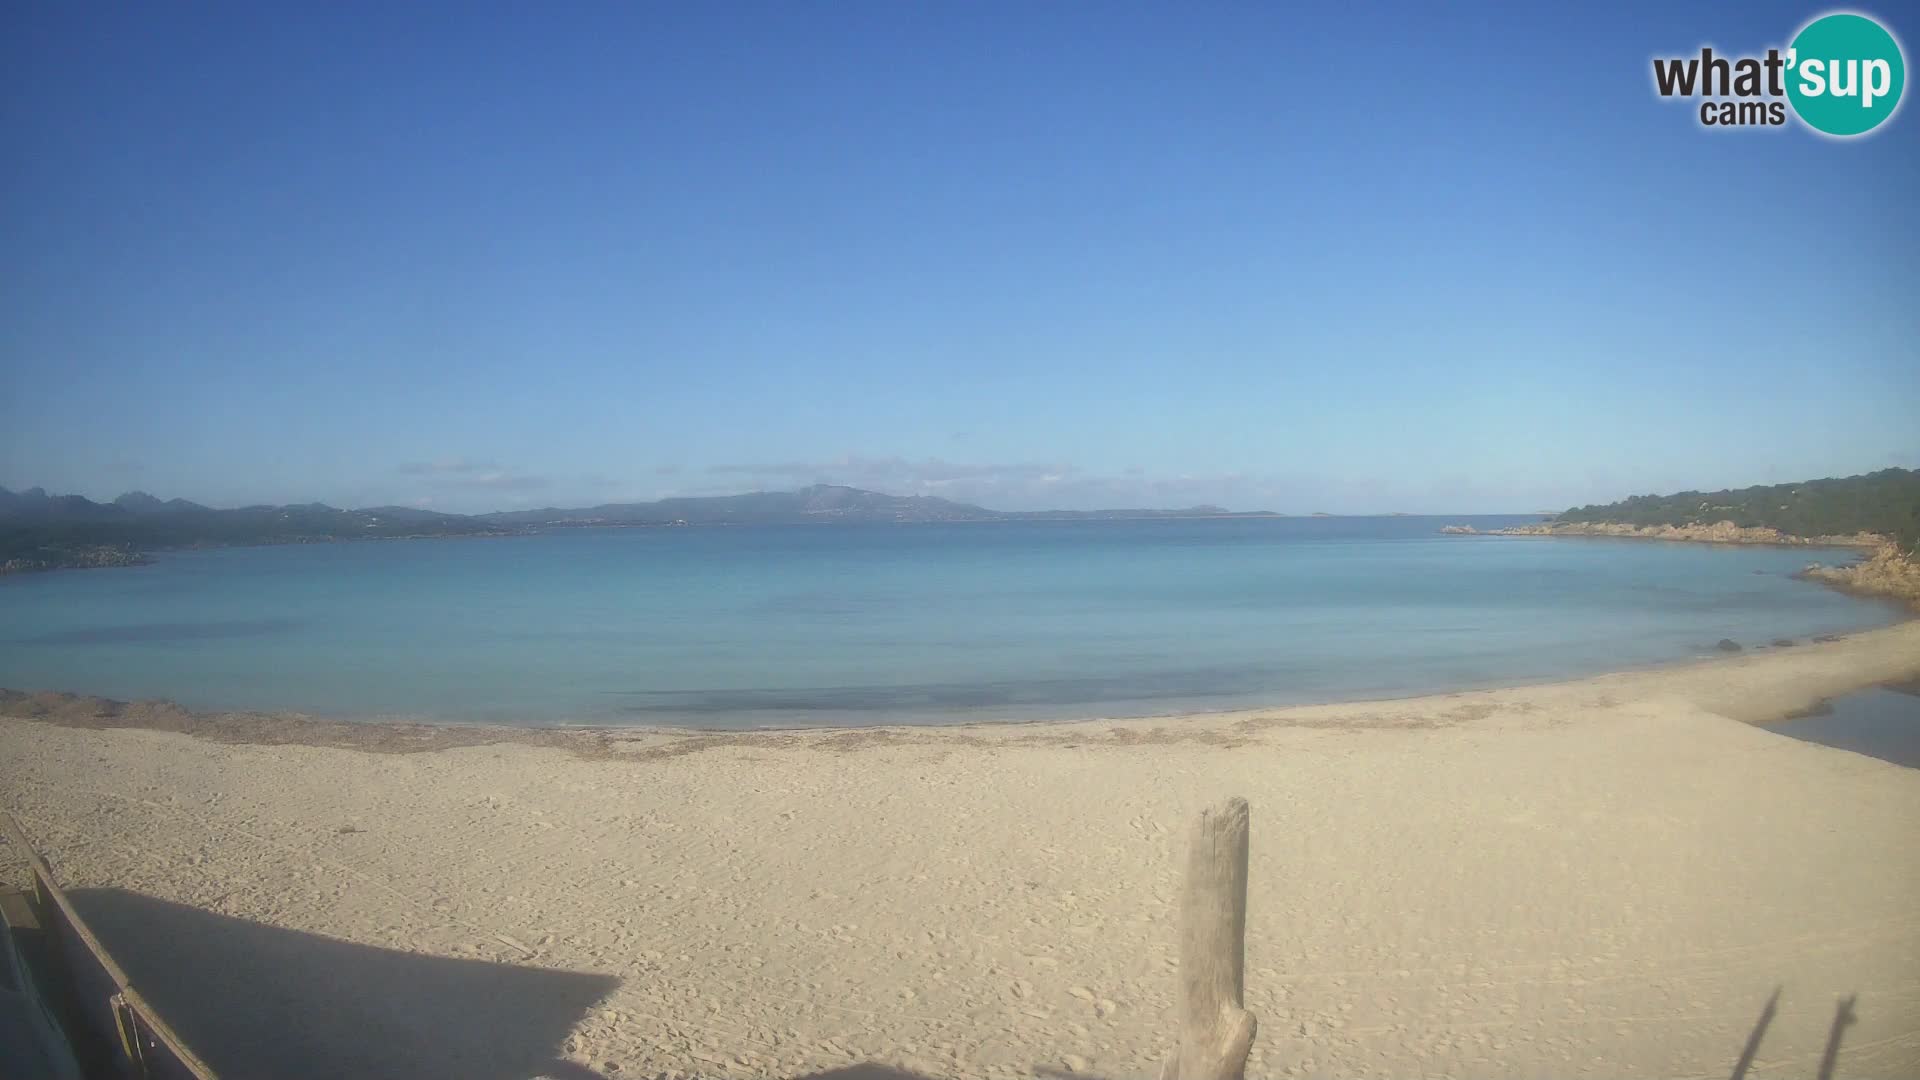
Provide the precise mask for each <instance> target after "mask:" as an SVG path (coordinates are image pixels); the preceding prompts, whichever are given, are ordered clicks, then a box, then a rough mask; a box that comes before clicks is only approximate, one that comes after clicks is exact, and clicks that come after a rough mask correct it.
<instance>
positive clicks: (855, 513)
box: [480, 484, 1276, 528]
mask: <svg viewBox="0 0 1920 1080" xmlns="http://www.w3.org/2000/svg"><path fill="white" fill-rule="evenodd" d="M1273 516H1276V515H1272V514H1267V513H1264V512H1256V513H1251V514H1234V513H1231V512H1229V511H1227V510H1223V509H1221V508H1220V507H1217V506H1195V507H1190V508H1188V509H1185V510H1025V511H1006V510H988V509H987V508H985V507H982V506H974V505H973V504H971V503H962V502H954V501H952V500H950V499H942V498H938V497H936V496H933V495H887V494H883V493H881V492H878V491H866V490H863V489H861V488H854V487H842V486H840V485H837V484H815V485H813V486H812V487H804V488H801V489H800V490H798V491H756V492H752V493H750V494H746V495H711V496H689V497H682V498H674V499H660V500H657V501H654V502H640V503H604V504H602V505H600V506H588V507H582V508H579V509H574V510H562V509H558V508H555V507H547V508H545V509H542V510H512V511H506V512H503V513H496V514H482V515H481V516H480V520H482V521H489V522H493V523H495V524H501V525H517V526H521V527H535V526H537V527H549V528H550V527H558V526H569V525H667V524H672V523H674V522H685V523H686V524H688V525H747V524H753V525H797V524H809V523H817V522H825V521H843V522H938V521H1081V520H1086V521H1112V520H1130V519H1140V518H1168V517H1273Z"/></svg>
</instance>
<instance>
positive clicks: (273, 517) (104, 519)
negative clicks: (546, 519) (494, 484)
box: [0, 488, 512, 570]
mask: <svg viewBox="0 0 1920 1080" xmlns="http://www.w3.org/2000/svg"><path fill="white" fill-rule="evenodd" d="M511 531H512V530H510V529H507V528H503V527H501V526H499V525H493V524H489V523H487V522H484V521H478V520H475V519H473V518H469V517H462V516H460V515H457V514H436V513H433V512H431V511H427V510H413V509H408V508H404V507H392V508H387V507H382V508H377V509H372V510H337V509H335V508H333V507H331V506H326V505H323V504H321V503H308V504H306V505H304V506H248V507H242V508H239V509H235V510H214V509H210V508H208V507H205V506H201V505H200V504H198V503H193V502H188V501H187V500H185V499H170V500H167V501H164V502H163V501H161V500H160V499H158V498H155V497H154V496H152V495H148V494H146V493H145V492H129V493H127V494H125V495H122V496H120V497H119V498H118V499H115V500H114V501H112V502H109V503H97V502H94V501H93V500H91V499H88V498H85V497H83V496H80V495H48V494H47V493H46V492H45V491H43V490H41V489H40V488H30V489H28V490H26V491H22V492H12V491H8V490H7V489H6V488H0V570H45V569H55V568H59V567H68V566H114V565H126V564H127V563H128V562H137V561H139V560H138V558H137V557H136V556H137V553H139V552H144V551H155V550H161V549H165V548H187V547H226V546H233V545H243V544H301V543H316V542H322V541H332V540H349V539H353V540H358V539H367V538H372V537H383V538H394V537H406V536H474V535H480V536H486V535H498V534H505V533H508V532H511Z"/></svg>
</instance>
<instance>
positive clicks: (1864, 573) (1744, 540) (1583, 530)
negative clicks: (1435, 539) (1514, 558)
mask: <svg viewBox="0 0 1920 1080" xmlns="http://www.w3.org/2000/svg"><path fill="white" fill-rule="evenodd" d="M1440 531H1441V532H1442V533H1445V534H1447V535H1449V536H1581V537H1595V536H1604V537H1617V538H1621V539H1630V540H1673V541H1679V542H1683V543H1694V544H1765V545H1769V546H1778V547H1858V548H1872V549H1873V552H1872V554H1871V555H1864V556H1862V557H1861V558H1860V559H1859V560H1858V561H1856V562H1853V563H1849V564H1847V565H1845V566H1824V565H1822V564H1820V563H1812V564H1810V565H1808V566H1807V568H1806V569H1804V570H1802V571H1800V572H1799V573H1798V574H1796V575H1795V576H1796V577H1799V578H1802V579H1804V580H1807V581H1817V582H1819V583H1820V584H1822V585H1826V586H1828V587H1830V588H1834V589H1839V590H1840V591H1841V592H1845V593H1851V594H1853V595H1855V596H1864V597H1871V598H1873V599H1892V600H1898V601H1901V602H1902V603H1905V604H1906V605H1907V606H1908V607H1910V608H1912V609H1913V610H1915V611H1920V562H1916V561H1915V560H1914V558H1913V557H1912V556H1910V555H1907V554H1905V553H1903V552H1901V551H1900V549H1899V548H1898V547H1896V546H1895V545H1894V544H1893V543H1892V542H1890V541H1888V540H1887V538H1886V537H1884V536H1877V535H1875V534H1873V533H1851V534H1846V535H1832V536H1794V535H1793V534H1791V533H1784V532H1781V531H1780V530H1779V529H1774V528H1768V527H1764V526H1762V527H1752V526H1741V525H1735V524H1734V523H1733V522H1731V521H1721V522H1717V523H1715V524H1712V525H1626V524H1620V523H1616V522H1589V521H1545V522H1540V523H1539V524H1535V525H1513V526H1509V527H1507V528H1504V529H1491V530H1488V531H1486V532H1482V531H1481V530H1479V529H1476V528H1474V527H1473V526H1471V525H1443V526H1441V527H1440Z"/></svg>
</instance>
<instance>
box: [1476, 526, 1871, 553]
mask: <svg viewBox="0 0 1920 1080" xmlns="http://www.w3.org/2000/svg"><path fill="white" fill-rule="evenodd" d="M1469 527H1470V526H1469ZM1441 531H1442V532H1446V531H1449V530H1446V529H1443V530H1441ZM1491 535H1496V536H1615V537H1625V538H1630V539H1634V540H1683V541H1687V542H1689V543H1695V544H1775V545H1779V546H1782V547H1870V548H1877V547H1880V546H1882V545H1884V544H1886V542H1887V541H1886V538H1885V537H1882V536H1876V535H1874V534H1873V533H1851V534H1846V535H1837V536H1795V535H1793V534H1791V533H1784V532H1781V531H1780V530H1779V529H1775V528H1770V527H1767V526H1743V525H1735V524H1734V523H1733V522H1731V521H1720V522H1715V523H1714V524H1712V525H1625V524H1620V523H1616V522H1592V521H1544V522H1541V523H1539V524H1537V525H1512V526H1509V527H1507V528H1504V529H1495V530H1493V532H1492V533H1491Z"/></svg>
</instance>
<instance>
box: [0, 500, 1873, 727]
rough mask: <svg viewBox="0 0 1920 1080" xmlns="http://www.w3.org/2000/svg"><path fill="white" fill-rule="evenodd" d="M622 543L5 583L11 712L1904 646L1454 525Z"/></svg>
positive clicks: (723, 716)
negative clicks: (121, 704) (1862, 641)
mask: <svg viewBox="0 0 1920 1080" xmlns="http://www.w3.org/2000/svg"><path fill="white" fill-rule="evenodd" d="M1464 520H1471V521H1473V522H1474V523H1475V524H1477V525H1478V526H1480V527H1481V528H1492V527H1496V526H1498V525H1501V524H1506V523H1510V522H1514V521H1524V520H1533V519H1531V518H1472V519H1466V518H1457V517H1456V518H1446V519H1439V518H1313V519H1291V518H1290V519H1279V520H1248V521H1233V520H1218V521H1155V522H1089V523H1018V524H979V525H950V526H949V525H892V526H890V525H877V526H833V525H819V526H795V527H763V528H683V529H605V530H601V529H595V530H571V531H557V532H553V533H548V534H543V535H537V536H527V537H514V538H508V539H488V540H414V541H399V542H373V543H347V544H324V545H310V546H292V547H268V548H231V549H226V550H218V551H200V552H183V553H178V554H167V555H162V556H161V557H160V561H159V563H158V564H157V565H154V566H147V567H138V568H129V569H114V570H85V571H64V572H58V573H52V574H39V575H22V576H15V577H11V578H4V579H0V686H8V687H13V688H16V689H61V690H76V691H82V692H87V693H95V694H105V695H108V696H112V697H120V698H133V697H167V698H172V699H174V700H176V701H179V702H182V703H184V704H187V705H190V706H193V707H196V708H246V709H271V710H299V711H304V712H314V713H324V714H331V715H337V716H349V717H375V716H417V717H428V718H434V719H443V720H473V721H520V722H529V723H584V724H608V723H638V724H646V723H664V724H677V725H695V726H702V727H727V728H738V727H755V726H781V725H793V724H849V725H851V724H874V723H884V722H928V723H932V722H945V721H954V720H981V719H1037V718H1043V717H1059V716H1094V715H1110V716H1111V715H1136V714H1149V713H1162V712H1174V711H1183V710H1207V709H1225V708H1234V707H1242V706H1249V705H1263V704H1280V703H1290V702H1311V701H1333V700H1340V699H1354V698H1362V697H1373V696H1381V695H1404V694H1412V693H1420V692H1426V691H1439V690H1449V689H1458V688H1464V687H1477V686H1491V685H1499V684H1507V683H1516V682H1524V681H1530V680H1540V679H1549V678H1561V677H1567V676H1576V675H1584V674H1591V673H1595V672H1600V671H1607V670H1614V669H1619V668H1623V667H1630V666H1634V665H1642V664H1650V663H1659V662H1663V661H1676V660H1684V659H1687V658H1689V657H1696V656H1703V655H1712V654H1714V648H1713V646H1714V644H1715V642H1717V641H1719V640H1720V639H1721V638H1732V639H1734V640H1736V641H1739V642H1741V643H1742V644H1744V645H1748V646H1753V645H1756V644H1760V643H1765V642H1767V641H1771V640H1772V639H1774V638H1779V637H1791V638H1797V639H1802V640H1804V639H1805V638H1806V637H1809V636H1811V635H1815V634H1824V633H1837V632H1843V631H1848V630H1856V629H1860V628H1863V627H1870V626H1879V625H1884V624H1886V623H1889V622H1892V621H1894V620H1895V619H1896V618H1897V617H1898V616H1897V615H1896V613H1895V612H1894V611H1893V610H1892V609H1890V608H1888V607H1884V606H1880V605H1877V604H1872V603H1867V602H1863V601H1859V600H1853V599H1849V598H1848V597H1845V596H1842V595H1840V594H1839V593H1835V592H1832V591H1830V590H1827V589H1823V588H1819V587H1817V586H1814V585H1810V584H1806V583H1802V582H1797V581H1793V580H1791V579H1790V578H1788V576H1787V575H1788V574H1789V573H1791V572H1792V571H1794V570H1796V569H1798V568H1799V567H1801V566H1802V565H1804V564H1805V563H1807V562H1808V561H1811V560H1813V559H1816V558H1825V559H1827V560H1828V561H1835V560H1836V558H1837V557H1840V556H1837V555H1836V554H1835V553H1823V552H1814V551H1810V550H1808V549H1780V548H1760V547H1718V546H1709V545H1698V544H1661V543H1647V542H1634V541H1618V540H1570V539H1533V538H1505V537H1454V536H1440V535H1438V534H1437V532H1436V530H1437V529H1438V527H1439V526H1440V525H1441V524H1443V523H1445V522H1447V521H1464Z"/></svg>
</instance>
